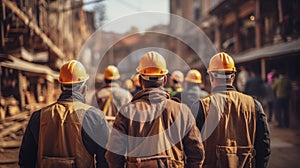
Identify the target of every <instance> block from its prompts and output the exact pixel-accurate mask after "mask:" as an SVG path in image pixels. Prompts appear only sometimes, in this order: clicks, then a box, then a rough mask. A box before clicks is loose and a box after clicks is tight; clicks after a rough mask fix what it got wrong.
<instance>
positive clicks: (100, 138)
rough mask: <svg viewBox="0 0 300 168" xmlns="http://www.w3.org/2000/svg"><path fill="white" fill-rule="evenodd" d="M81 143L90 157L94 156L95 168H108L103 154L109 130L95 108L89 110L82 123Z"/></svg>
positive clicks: (99, 112) (101, 115)
mask: <svg viewBox="0 0 300 168" xmlns="http://www.w3.org/2000/svg"><path fill="white" fill-rule="evenodd" d="M82 127H83V129H82V141H83V144H84V146H85V148H86V149H87V151H88V152H89V153H90V155H92V156H94V155H95V156H96V157H95V158H96V167H97V168H106V167H108V165H107V162H106V159H105V152H106V148H105V146H106V144H107V141H108V137H109V132H110V128H109V126H108V124H107V122H106V120H105V118H104V116H103V114H102V113H101V111H99V110H98V109H96V108H90V109H89V110H88V111H87V112H86V114H85V117H84V120H83V123H82Z"/></svg>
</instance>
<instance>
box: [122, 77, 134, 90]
mask: <svg viewBox="0 0 300 168" xmlns="http://www.w3.org/2000/svg"><path fill="white" fill-rule="evenodd" d="M124 87H125V89H126V90H128V91H129V92H130V93H132V92H133V91H134V90H135V88H134V85H133V82H132V80H131V79H126V80H125V82H124Z"/></svg>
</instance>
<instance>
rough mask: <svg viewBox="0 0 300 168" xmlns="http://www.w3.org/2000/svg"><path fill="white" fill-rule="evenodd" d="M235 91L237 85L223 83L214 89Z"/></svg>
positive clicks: (213, 90)
mask: <svg viewBox="0 0 300 168" xmlns="http://www.w3.org/2000/svg"><path fill="white" fill-rule="evenodd" d="M232 90H233V91H235V90H236V89H235V87H233V86H232V85H223V86H216V87H214V88H213V89H212V92H221V91H232Z"/></svg>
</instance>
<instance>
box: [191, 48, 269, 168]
mask: <svg viewBox="0 0 300 168" xmlns="http://www.w3.org/2000/svg"><path fill="white" fill-rule="evenodd" d="M207 72H208V74H209V78H210V83H211V86H212V92H211V94H210V95H209V96H208V97H205V98H202V99H200V100H199V101H198V102H197V103H195V104H193V107H192V109H193V111H198V115H197V117H196V122H197V126H198V128H199V129H200V130H201V134H202V140H203V145H204V149H205V151H206V152H205V154H206V155H205V160H204V167H209V168H214V167H267V163H268V160H269V156H270V136H269V127H268V123H267V121H266V116H265V114H264V111H263V108H262V106H261V104H260V103H259V102H258V101H257V100H256V99H254V98H253V97H251V96H248V95H246V94H243V93H240V92H238V91H236V89H235V88H234V87H233V82H234V78H235V73H236V68H235V65H234V60H233V59H232V57H231V56H229V55H228V54H227V53H224V52H221V53H218V54H216V55H214V56H213V57H212V58H211V59H210V62H209V67H208V70H207Z"/></svg>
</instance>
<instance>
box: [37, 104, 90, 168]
mask: <svg viewBox="0 0 300 168" xmlns="http://www.w3.org/2000/svg"><path fill="white" fill-rule="evenodd" d="M88 108H90V106H89V105H86V104H84V103H81V102H57V103H55V104H53V105H50V106H48V107H46V108H44V109H42V110H41V113H40V134H39V141H38V157H37V158H38V161H37V165H38V166H37V167H39V168H48V167H49V168H52V167H66V168H67V167H70V168H71V167H72V168H73V167H76V168H92V167H94V158H93V157H92V156H91V155H90V154H89V153H88V151H87V150H86V148H85V147H84V144H83V142H82V137H81V131H82V120H83V117H84V114H85V112H86V111H87V109H88Z"/></svg>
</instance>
